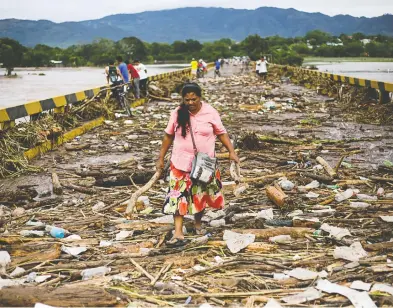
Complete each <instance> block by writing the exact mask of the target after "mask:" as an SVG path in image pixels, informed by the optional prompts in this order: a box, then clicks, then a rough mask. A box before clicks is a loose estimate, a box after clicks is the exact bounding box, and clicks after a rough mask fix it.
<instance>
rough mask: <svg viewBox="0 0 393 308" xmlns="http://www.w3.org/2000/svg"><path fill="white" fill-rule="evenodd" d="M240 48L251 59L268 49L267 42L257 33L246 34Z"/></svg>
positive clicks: (256, 57)
mask: <svg viewBox="0 0 393 308" xmlns="http://www.w3.org/2000/svg"><path fill="white" fill-rule="evenodd" d="M240 45H241V48H242V50H244V52H245V53H246V54H247V55H248V56H249V57H250V58H251V59H253V60H256V59H258V58H259V57H260V56H261V55H263V54H264V53H266V52H267V51H268V43H267V41H266V40H264V39H263V38H261V37H260V36H259V35H258V34H255V35H249V36H247V37H246V38H245V39H244V40H243V41H242V42H241V43H240Z"/></svg>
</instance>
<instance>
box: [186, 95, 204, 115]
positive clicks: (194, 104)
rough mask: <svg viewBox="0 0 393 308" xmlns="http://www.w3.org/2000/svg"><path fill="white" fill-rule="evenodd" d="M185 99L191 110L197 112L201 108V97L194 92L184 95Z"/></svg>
mask: <svg viewBox="0 0 393 308" xmlns="http://www.w3.org/2000/svg"><path fill="white" fill-rule="evenodd" d="M183 101H184V104H186V105H187V106H188V109H189V110H190V111H191V112H196V111H198V110H199V109H200V108H201V98H200V97H199V96H197V95H196V94H195V93H194V92H190V93H187V94H186V95H185V96H184V98H183Z"/></svg>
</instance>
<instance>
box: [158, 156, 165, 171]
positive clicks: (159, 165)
mask: <svg viewBox="0 0 393 308" xmlns="http://www.w3.org/2000/svg"><path fill="white" fill-rule="evenodd" d="M164 165H165V162H164V159H163V158H159V159H158V160H157V162H156V170H157V171H159V170H163V169H164Z"/></svg>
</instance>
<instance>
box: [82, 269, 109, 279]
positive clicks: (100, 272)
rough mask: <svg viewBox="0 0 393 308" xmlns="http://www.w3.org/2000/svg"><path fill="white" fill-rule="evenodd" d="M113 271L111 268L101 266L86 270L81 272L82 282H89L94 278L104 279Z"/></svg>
mask: <svg viewBox="0 0 393 308" xmlns="http://www.w3.org/2000/svg"><path fill="white" fill-rule="evenodd" d="M110 271H111V268H110V267H106V266H100V267H94V268H89V269H85V270H83V271H82V272H81V275H82V280H88V279H90V278H93V277H103V276H105V275H106V274H108V273H109V272H110Z"/></svg>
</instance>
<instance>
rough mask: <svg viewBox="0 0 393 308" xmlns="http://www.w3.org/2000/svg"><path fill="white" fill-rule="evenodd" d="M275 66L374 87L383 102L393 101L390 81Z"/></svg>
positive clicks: (360, 85) (392, 89)
mask: <svg viewBox="0 0 393 308" xmlns="http://www.w3.org/2000/svg"><path fill="white" fill-rule="evenodd" d="M274 66H277V67H281V68H285V69H287V70H288V71H294V72H301V73H305V74H307V75H310V76H321V77H324V78H329V79H331V80H333V81H337V82H341V83H346V84H350V85H354V86H359V87H368V88H372V89H375V90H378V91H379V93H380V95H379V100H380V102H381V103H388V102H390V101H391V99H390V94H389V93H393V83H390V82H384V81H376V80H369V79H364V78H356V77H351V76H344V75H336V74H332V73H326V72H320V71H317V70H309V69H305V68H300V67H294V66H287V65H279V64H274Z"/></svg>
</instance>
